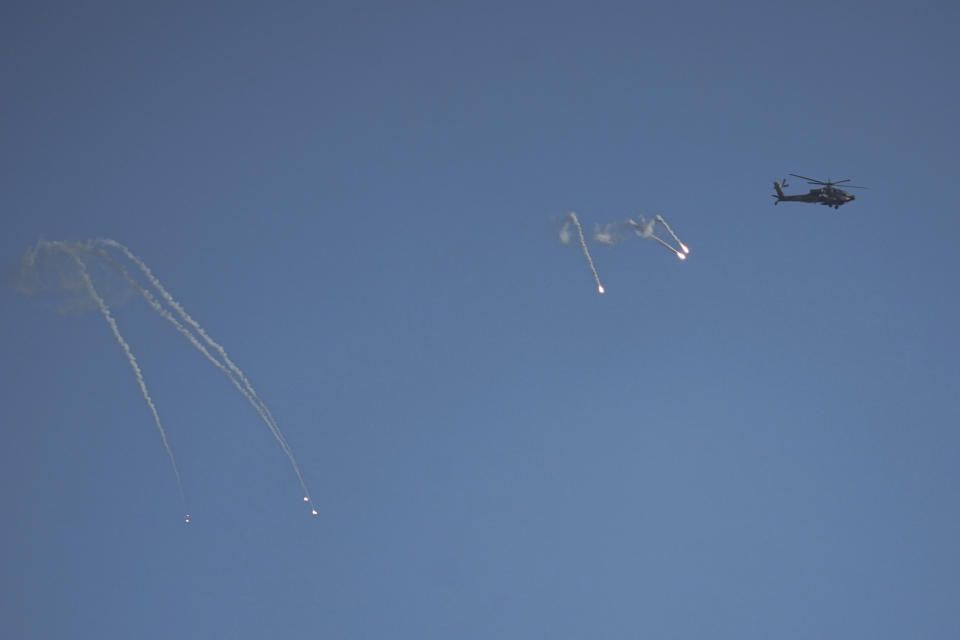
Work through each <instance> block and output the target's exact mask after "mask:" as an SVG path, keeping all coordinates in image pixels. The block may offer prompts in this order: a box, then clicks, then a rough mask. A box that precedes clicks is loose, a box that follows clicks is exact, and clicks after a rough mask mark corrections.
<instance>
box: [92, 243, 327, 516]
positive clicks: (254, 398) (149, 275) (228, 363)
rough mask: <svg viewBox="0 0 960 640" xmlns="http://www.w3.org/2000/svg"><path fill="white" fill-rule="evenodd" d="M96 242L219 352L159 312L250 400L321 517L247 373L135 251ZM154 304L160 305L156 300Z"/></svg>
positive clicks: (271, 415)
mask: <svg viewBox="0 0 960 640" xmlns="http://www.w3.org/2000/svg"><path fill="white" fill-rule="evenodd" d="M94 242H95V243H97V244H100V245H104V246H108V247H112V248H115V249H117V250H119V251H120V252H122V253H123V254H124V256H126V258H127V259H128V260H130V261H131V262H133V263H134V264H135V265H136V266H137V268H138V269H140V271H141V272H142V273H143V275H144V276H145V277H146V279H147V281H148V282H149V283H150V285H151V286H152V287H153V288H154V289H155V290H156V291H157V292H158V293H159V294H160V297H161V298H163V300H164V301H165V302H166V303H167V304H168V305H169V306H170V307H171V308H172V309H173V310H174V311H175V312H176V313H177V314H178V315H179V316H180V318H181V319H182V320H183V321H184V322H185V323H186V324H187V325H189V327H190V328H192V329H193V330H194V331H195V332H196V333H197V335H199V336H200V338H202V339H203V341H204V342H206V344H207V345H208V346H209V347H210V348H212V349H214V350H215V351H216V352H217V354H218V355H219V356H220V358H222V360H223V364H221V363H220V362H219V361H217V360H216V359H215V358H213V357H212V355H211V354H210V353H209V352H207V351H206V349H204V348H203V347H202V345H201V344H200V342H199V341H198V340H197V339H196V337H195V336H193V335H192V334H190V332H189V331H188V330H187V329H186V327H183V325H181V324H180V323H179V322H176V321H175V319H174V318H173V316H172V315H171V314H169V312H167V313H166V315H165V314H164V312H165V311H166V309H164V310H163V311H158V313H159V314H160V315H161V316H163V317H164V318H166V319H167V320H168V321H171V320H174V325H175V326H177V327H178V331H180V333H181V334H182V335H184V336H185V337H187V338H188V340H190V341H191V344H193V346H194V347H196V348H198V349H199V350H200V351H201V353H204V355H206V356H207V358H208V359H209V360H210V361H211V362H213V363H214V364H215V365H216V366H217V367H218V368H219V369H220V370H221V371H222V372H223V373H224V374H225V375H227V377H228V378H230V380H231V381H232V382H233V383H234V386H236V387H237V389H238V390H239V391H240V393H242V394H243V396H244V397H245V398H246V399H247V401H248V402H250V404H251V405H252V406H253V408H254V409H255V410H256V411H257V413H258V414H259V415H260V418H261V419H262V420H263V422H264V424H266V426H267V429H269V431H270V433H271V434H272V435H273V437H274V439H275V440H276V441H277V443H278V444H279V445H280V448H281V450H282V451H283V453H284V454H285V455H286V456H287V459H288V460H289V462H290V466H291V467H292V468H293V471H294V473H295V474H296V476H297V480H298V481H299V483H300V488H301V489H302V490H303V493H304V497H303V500H304V502H306V503H308V504H309V505H310V508H311V512H312V513H313V515H317V514H318V511H317V509H316V506H315V505H314V503H313V499H312V498H311V496H310V490H309V488H308V487H307V482H306V480H305V479H304V477H303V473H302V472H301V471H300V466H299V465H298V464H297V460H296V457H295V456H294V454H293V450H292V449H291V448H290V445H289V443H288V442H287V439H286V438H285V437H284V435H283V432H282V431H280V427H279V425H278V424H277V422H276V419H275V418H274V417H273V414H271V413H270V409H269V408H268V407H267V405H266V403H265V402H264V401H263V400H262V399H261V398H260V395H259V394H258V393H257V391H256V389H254V388H253V385H252V384H251V383H250V381H249V379H247V377H246V375H245V374H244V373H243V371H242V370H241V369H240V367H238V366H237V365H236V364H235V363H234V362H233V361H232V360H231V359H230V356H228V355H227V352H226V349H224V348H223V347H222V346H221V345H220V344H219V343H217V342H216V341H214V340H213V338H211V337H210V336H209V335H208V334H207V332H206V331H204V329H203V327H201V326H200V324H199V323H198V322H197V321H196V320H194V319H193V318H192V317H191V316H190V314H188V313H187V312H186V310H184V308H183V306H182V305H181V304H180V303H179V302H177V300H176V299H174V297H173V296H172V295H171V294H170V292H169V291H167V289H166V288H165V287H164V286H163V284H161V282H160V280H159V279H158V278H157V277H156V276H155V275H154V274H153V272H152V271H151V270H150V268H149V267H147V265H146V263H144V262H143V260H141V259H140V258H139V257H137V256H136V255H135V254H134V253H133V252H132V251H130V249H128V248H127V247H126V246H124V245H123V244H121V243H119V242H117V241H116V240H111V239H109V238H98V239H97V240H95V241H94ZM139 288H140V289H141V294H142V293H143V292H144V291H146V290H145V289H143V287H139ZM147 293H149V292H147ZM144 297H145V298H146V299H147V302H148V303H150V299H151V298H152V296H150V297H147V296H146V295H145V296H144ZM154 302H156V301H155V300H154ZM150 306H151V308H153V309H154V311H157V309H158V307H159V306H160V305H159V302H156V306H155V305H154V304H151V305H150ZM160 308H162V307H160ZM224 365H225V366H224ZM228 370H229V371H228ZM234 376H235V377H234ZM237 380H239V381H240V382H239V383H238V382H237ZM241 384H242V386H241Z"/></svg>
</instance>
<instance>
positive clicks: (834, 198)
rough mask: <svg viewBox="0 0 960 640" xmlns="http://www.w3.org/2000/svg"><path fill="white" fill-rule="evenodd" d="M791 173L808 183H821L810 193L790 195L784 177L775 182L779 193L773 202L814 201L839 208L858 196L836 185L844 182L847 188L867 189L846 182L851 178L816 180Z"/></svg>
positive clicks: (775, 187) (774, 186)
mask: <svg viewBox="0 0 960 640" xmlns="http://www.w3.org/2000/svg"><path fill="white" fill-rule="evenodd" d="M790 175H792V176H793V177H795V178H802V179H803V180H806V181H807V184H813V185H820V187H819V188H818V189H810V192H809V193H804V194H797V195H793V196H788V195H787V194H785V193H784V192H783V187H786V186H787V179H786V178H784V179H783V183H782V184H781V183H779V182H774V183H773V188H774V189H776V190H777V193H776V194H775V195H774V196H773V197H774V198H776V201H775V202H774V203H773V204H779V203H781V202H814V203H817V204H822V205H824V206H827V207H833V208H834V209H839V208H840V205H842V204H846V203H848V202H850V201H851V200H856V196H854V195H852V194H849V193H847V192H846V191H844V190H843V189H838V188H837V187H835V186H834V185H838V184H843V186H844V187H845V188H847V189H866V187H858V186H856V185H852V184H844V183H845V182H850V178H847V179H846V180H837V181H836V182H834V181H832V180H826V181H824V180H814V179H813V178H808V177H806V176H801V175H797V174H796V173H791V174H790Z"/></svg>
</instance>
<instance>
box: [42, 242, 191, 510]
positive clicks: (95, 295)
mask: <svg viewBox="0 0 960 640" xmlns="http://www.w3.org/2000/svg"><path fill="white" fill-rule="evenodd" d="M43 244H48V245H49V246H51V247H53V248H56V249H59V250H61V251H63V252H64V253H66V254H67V255H69V256H70V257H71V258H73V260H74V262H75V263H76V265H77V268H78V269H79V272H80V277H81V278H82V279H83V283H84V285H85V286H86V288H87V292H88V293H89V294H90V297H91V298H92V299H93V301H94V302H95V303H96V304H97V307H98V308H99V309H100V313H101V314H102V315H103V318H104V320H106V321H107V324H108V325H110V330H111V331H113V336H114V337H115V338H116V339H117V343H118V344H119V345H120V347H121V348H122V349H123V353H124V355H126V356H127V362H129V363H130V368H131V369H133V375H134V376H135V377H136V379H137V384H138V385H140V391H141V393H143V399H144V400H145V401H146V403H147V406H148V407H149V408H150V413H151V414H153V421H154V422H155V423H156V425H157V431H159V432H160V439H161V440H162V441H163V448H164V449H165V450H166V452H167V456H168V457H169V458H170V466H172V467H173V475H174V476H176V478H177V490H178V491H179V492H180V501H181V502H182V503H183V506H184V510H186V506H187V499H186V496H185V495H184V492H183V482H182V480H181V479H180V469H178V468H177V460H176V458H174V456H173V450H172V449H171V448H170V442H169V441H168V440H167V432H166V430H165V429H164V428H163V423H162V422H161V421H160V414H159V412H157V407H156V405H154V404H153V399H152V398H151V397H150V391H148V390H147V383H146V381H145V380H144V378H143V372H142V371H141V370H140V365H138V364H137V359H136V357H135V356H134V355H133V351H132V350H131V349H130V345H129V344H128V343H127V341H126V340H124V338H123V335H121V333H120V328H119V326H117V321H116V319H115V318H114V317H113V314H111V313H110V307H108V306H107V303H106V301H104V299H103V297H102V296H101V295H100V293H99V292H98V291H97V288H96V287H95V286H94V284H93V279H92V278H91V277H90V274H89V272H88V271H87V266H86V264H84V262H83V260H81V259H80V256H78V255H77V253H76V252H75V251H74V250H73V249H71V248H70V247H69V246H67V245H66V244H64V243H62V242H50V243H46V242H44V243H43ZM185 520H186V522H187V523H189V522H190V514H189V513H188V514H187V515H186V518H185Z"/></svg>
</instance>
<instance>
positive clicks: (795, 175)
mask: <svg viewBox="0 0 960 640" xmlns="http://www.w3.org/2000/svg"><path fill="white" fill-rule="evenodd" d="M790 175H792V176H793V177H794V178H802V179H803V180H806V181H807V182H809V183H810V184H824V185H825V184H827V183H826V182H824V181H823V180H814V179H813V178H808V177H807V176H802V175H800V174H799V173H791V174H790Z"/></svg>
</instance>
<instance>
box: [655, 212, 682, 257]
mask: <svg viewBox="0 0 960 640" xmlns="http://www.w3.org/2000/svg"><path fill="white" fill-rule="evenodd" d="M656 220H659V221H660V223H661V224H663V226H664V228H665V229H666V230H667V233H669V234H670V235H671V236H673V239H674V240H676V242H677V244H678V245H680V248H681V249H683V252H684V253H690V249H688V248H687V245H685V244H683V243H682V242H681V241H680V238H678V237H677V234H675V233H674V232H673V229H671V228H670V225H669V224H667V221H666V220H664V218H663V216H661V215H659V214H658V215H657V217H656Z"/></svg>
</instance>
